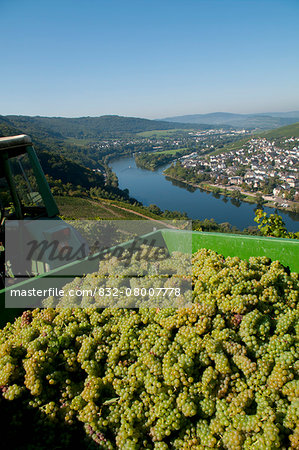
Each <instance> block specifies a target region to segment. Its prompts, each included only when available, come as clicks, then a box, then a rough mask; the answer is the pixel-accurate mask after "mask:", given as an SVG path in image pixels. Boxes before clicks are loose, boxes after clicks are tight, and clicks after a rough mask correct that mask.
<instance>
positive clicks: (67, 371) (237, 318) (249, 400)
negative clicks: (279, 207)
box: [0, 249, 299, 450]
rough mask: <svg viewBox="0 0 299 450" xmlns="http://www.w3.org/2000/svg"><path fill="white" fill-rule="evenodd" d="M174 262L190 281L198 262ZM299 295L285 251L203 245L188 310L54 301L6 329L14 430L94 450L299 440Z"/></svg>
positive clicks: (4, 369) (120, 279) (5, 373)
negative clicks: (256, 252) (245, 253)
mask: <svg viewBox="0 0 299 450" xmlns="http://www.w3.org/2000/svg"><path fill="white" fill-rule="evenodd" d="M170 260H172V263H173V265H172V266H171V267H174V268H175V270H174V271H173V275H175V277H176V278H177V282H178V283H182V282H185V281H186V280H184V277H183V276H182V273H183V269H184V270H185V266H186V261H185V260H184V259H183V258H182V257H180V256H179V255H177V254H174V255H173V256H171V257H170ZM132 264H133V266H134V267H133V268H134V270H135V269H137V261H136V266H135V265H134V264H135V262H134V261H133V263H132ZM159 264H160V266H161V267H160V268H162V271H163V270H164V269H165V271H169V267H170V266H169V264H170V261H168V262H166V261H164V262H163V260H161V261H159ZM138 268H139V270H140V274H141V275H142V273H143V272H142V271H143V270H144V269H145V268H146V269H148V267H147V266H146V261H142V259H141V260H140V261H139V262H138ZM131 269H132V268H131ZM131 269H130V267H129V266H122V265H121V261H117V260H116V259H113V260H112V259H110V260H109V258H108V259H106V260H105V261H102V262H101V263H100V266H99V271H98V273H97V274H100V275H101V276H102V278H103V277H106V278H105V281H104V282H105V283H106V284H107V283H108V284H109V283H110V282H111V283H112V282H113V283H115V285H117V283H124V282H125V279H126V278H125V275H131V272H130V270H131ZM147 273H148V272H147ZM110 275H111V279H110V278H109V276H110ZM117 275H118V276H117ZM149 275H155V273H150V274H149ZM95 280H97V281H95ZM167 280H168V278H165V280H164V281H163V283H166V282H167ZM143 281H144V282H147V281H146V280H143ZM150 281H151V283H153V282H155V278H154V277H152V278H151V279H150ZM95 282H98V278H97V277H96V274H90V275H87V276H86V277H85V278H83V279H82V280H81V281H80V283H81V284H82V285H85V286H89V285H90V284H92V283H95ZM74 283H78V280H76V281H74ZM298 295H299V277H298V274H297V273H289V271H288V270H287V269H286V268H284V267H283V266H282V265H281V264H280V263H279V262H277V261H271V260H270V259H269V258H266V257H252V258H249V260H248V261H245V260H241V259H239V258H237V257H226V258H224V257H223V256H222V255H219V254H217V253H215V252H214V251H211V250H207V249H200V250H199V251H197V252H196V253H195V254H194V255H193V258H192V296H191V301H189V302H188V304H185V305H184V306H182V307H174V306H173V305H171V306H168V305H167V304H165V305H164V304H163V305H161V307H159V308H156V307H148V306H147V305H146V304H145V305H144V304H142V305H141V306H140V307H138V308H119V307H107V308H99V307H97V301H96V299H95V298H93V299H89V300H88V301H87V299H86V298H78V299H76V305H75V306H74V305H73V306H69V307H68V301H69V299H67V298H60V299H50V300H49V299H47V302H49V303H50V302H54V300H55V301H57V304H56V303H55V306H56V307H55V308H54V307H50V306H49V305H48V307H46V308H42V309H34V310H30V311H25V312H24V313H23V314H22V315H21V316H20V317H18V318H16V319H15V321H14V322H13V323H8V324H7V325H6V326H5V327H4V328H3V329H2V330H1V331H0V394H1V395H0V405H1V411H2V416H1V420H2V423H5V424H6V425H5V427H3V430H2V437H5V436H8V438H9V442H10V445H11V447H10V448H22V449H23V448H28V449H29V448H39V449H40V448H50V447H51V448H72V446H74V439H75V438H76V442H77V445H78V443H80V446H81V447H80V448H86V449H89V448H90V449H93V448H94V449H98V448H99V449H107V450H110V449H118V448H119V449H124V450H135V449H156V450H158V449H161V450H166V449H183V450H190V449H195V450H205V449H209V448H216V449H229V450H241V449H245V450H251V449H252V450H256V449H262V450H272V449H298V448H299V425H298V424H299V404H298V402H299V358H298V356H299V347H298V338H299V306H298V305H299V302H298ZM6 415H7V416H8V417H9V418H10V421H8V420H6V419H5V416H6ZM26 417H30V418H31V417H32V418H33V419H32V423H33V424H34V431H32V433H34V442H35V444H34V445H35V447H34V445H33V444H32V440H30V436H31V435H30V432H29V431H28V430H30V423H29V420H27V421H26ZM5 420H6V421H5ZM62 427H66V428H64V431H65V430H67V429H68V430H71V433H70V435H71V437H70V435H68V434H67V433H66V432H64V433H61V435H59V434H58V430H62ZM16 430H19V431H20V433H17V432H16ZM45 430H46V431H45ZM45 433H46V436H47V439H48V441H47V442H48V443H47V445H48V447H46V446H45V445H44V444H43V442H44V440H45ZM20 436H21V437H20ZM58 436H63V437H62V439H63V440H62V441H59V442H58ZM74 436H75V438H74ZM18 439H21V443H20V441H18ZM7 448H9V447H7Z"/></svg>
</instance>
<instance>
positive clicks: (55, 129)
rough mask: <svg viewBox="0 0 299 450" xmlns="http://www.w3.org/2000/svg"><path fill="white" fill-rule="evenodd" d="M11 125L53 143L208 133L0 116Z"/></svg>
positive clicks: (118, 120)
mask: <svg viewBox="0 0 299 450" xmlns="http://www.w3.org/2000/svg"><path fill="white" fill-rule="evenodd" d="M0 119H2V120H3V119H4V121H6V123H7V126H9V125H11V126H14V127H17V128H19V129H21V130H23V132H24V133H26V134H30V133H31V134H32V133H33V134H35V136H36V137H39V138H45V137H46V138H54V139H58V140H61V139H66V138H76V139H98V138H103V137H107V138H109V137H117V136H122V135H126V134H136V133H140V132H144V131H152V130H171V129H177V128H182V129H190V128H191V129H192V128H193V129H194V128H196V129H209V128H210V127H209V126H207V125H199V124H193V125H190V124H187V123H182V124H179V126H178V123H177V122H175V123H171V122H165V121H159V120H149V119H140V118H136V117H122V116H100V117H78V118H67V117H41V116H35V117H31V116H0Z"/></svg>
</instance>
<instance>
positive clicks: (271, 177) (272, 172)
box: [180, 137, 299, 208]
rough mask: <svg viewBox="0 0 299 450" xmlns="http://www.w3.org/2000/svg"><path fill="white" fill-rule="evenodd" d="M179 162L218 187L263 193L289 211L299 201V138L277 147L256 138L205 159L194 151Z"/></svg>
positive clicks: (273, 142)
mask: <svg viewBox="0 0 299 450" xmlns="http://www.w3.org/2000/svg"><path fill="white" fill-rule="evenodd" d="M284 147H286V148H284ZM180 163H181V165H182V166H183V167H184V168H185V169H192V170H193V171H196V173H197V174H198V175H200V174H209V178H210V180H209V181H211V182H212V184H213V185H215V186H222V187H225V188H226V189H227V190H236V189H238V190H240V191H241V192H243V193H246V194H247V195H250V194H251V195H255V196H256V195H257V194H260V195H263V198H264V200H266V201H272V202H275V206H279V207H283V208H288V207H289V206H291V205H292V202H299V138H289V139H284V140H283V141H282V142H281V143H280V145H279V146H278V144H277V143H276V142H275V141H269V140H267V139H266V138H259V137H256V138H252V139H250V140H249V141H248V142H247V143H246V144H244V145H243V147H242V148H240V149H239V150H237V151H235V150H234V151H227V152H223V153H219V154H214V155H206V156H200V155H199V154H198V153H197V152H192V153H190V154H188V155H184V156H183V157H181V158H180ZM290 202H291V203H290Z"/></svg>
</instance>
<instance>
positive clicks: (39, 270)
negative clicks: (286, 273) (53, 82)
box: [0, 135, 299, 326]
mask: <svg viewBox="0 0 299 450" xmlns="http://www.w3.org/2000/svg"><path fill="white" fill-rule="evenodd" d="M0 194H1V203H0V215H1V217H0V221H1V222H0V223H1V229H0V249H1V254H0V263H1V280H0V281H1V283H2V286H0V287H1V290H0V301H1V305H0V312H1V315H0V325H1V326H3V325H5V323H6V322H7V321H11V320H13V319H14V317H16V316H18V315H19V314H20V313H21V312H22V310H21V309H20V308H10V307H9V304H6V305H5V294H7V293H8V291H9V290H10V289H12V287H11V286H8V285H7V283H6V287H5V268H4V265H5V258H4V256H5V255H4V253H5V229H7V227H9V224H10V223H11V224H12V226H14V227H15V230H14V232H15V236H16V239H15V252H14V254H15V258H12V261H11V271H12V273H13V274H17V273H18V259H19V258H18V256H19V255H20V252H22V248H23V247H22V245H21V241H22V239H23V238H26V239H28V236H30V237H31V238H32V239H36V240H41V239H43V238H44V236H45V235H47V236H50V237H51V236H52V237H57V236H59V235H65V236H66V238H67V240H68V243H69V245H74V246H75V245H77V246H78V245H80V243H84V244H85V243H86V241H85V240H84V238H83V237H82V236H80V234H79V233H78V232H77V231H76V230H75V229H73V228H72V227H71V226H70V225H69V224H67V223H65V222H64V221H63V220H62V219H61V218H59V210H58V207H57V204H56V202H55V200H54V198H53V195H52V193H51V190H50V188H49V185H48V182H47V180H46V177H45V175H44V173H43V170H42V168H41V166H40V163H39V160H38V158H37V156H36V153H35V151H34V148H33V146H32V142H31V139H30V137H29V136H26V135H20V136H11V137H5V138H0ZM37 220H38V221H41V220H44V221H45V228H44V229H43V230H42V233H41V231H40V226H39V227H37V226H36V223H37ZM190 234H191V236H190ZM146 237H147V238H149V237H150V238H151V239H154V240H155V242H156V243H157V245H158V246H162V247H166V248H167V249H168V251H169V252H170V253H171V252H173V251H182V252H189V251H190V242H192V252H195V251H196V250H198V249H199V248H209V249H212V250H214V251H216V252H218V253H221V254H222V255H224V256H225V257H226V256H238V257H240V258H242V259H248V258H249V257H250V256H267V257H268V258H271V259H272V260H279V261H280V262H281V263H282V264H284V265H285V266H286V267H289V269H290V271H292V272H299V241H298V240H295V239H294V240H292V239H278V238H271V237H259V236H246V235H236V234H222V233H205V232H195V231H186V230H185V231H184V230H174V229H169V228H165V229H161V230H158V231H154V232H152V233H150V234H148V235H146ZM18 243H20V245H18ZM129 245H131V241H130V242H126V243H124V244H122V246H124V247H126V246H129ZM101 257H102V252H99V253H98V254H95V255H93V257H92V258H89V257H88V256H86V257H85V258H81V259H80V260H77V261H73V262H71V263H68V264H62V263H61V262H60V263H59V262H57V261H55V262H53V261H51V260H50V259H49V260H44V259H43V260H36V259H34V258H32V259H31V260H30V261H28V265H29V267H28V272H30V273H34V274H35V276H34V277H28V278H27V279H26V280H22V281H21V282H20V283H17V284H14V285H13V288H14V289H22V288H23V289H30V288H34V286H35V285H37V282H38V281H42V282H43V287H44V288H45V287H53V279H55V286H57V288H59V287H62V286H64V285H65V283H66V281H65V280H66V279H67V280H69V279H70V278H72V277H73V278H74V277H75V276H78V275H79V276H80V274H81V276H82V273H83V274H87V273H92V272H95V271H97V269H98V264H99V260H100V259H101ZM24 301H25V299H24Z"/></svg>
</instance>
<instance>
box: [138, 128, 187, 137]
mask: <svg viewBox="0 0 299 450" xmlns="http://www.w3.org/2000/svg"><path fill="white" fill-rule="evenodd" d="M189 131H190V130H184V129H181V128H175V129H173V130H153V131H143V132H141V133H137V134H136V136H140V137H147V138H153V137H168V136H172V135H173V134H177V133H188V132H189Z"/></svg>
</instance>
